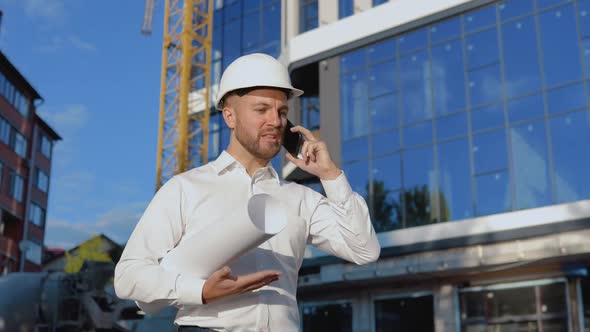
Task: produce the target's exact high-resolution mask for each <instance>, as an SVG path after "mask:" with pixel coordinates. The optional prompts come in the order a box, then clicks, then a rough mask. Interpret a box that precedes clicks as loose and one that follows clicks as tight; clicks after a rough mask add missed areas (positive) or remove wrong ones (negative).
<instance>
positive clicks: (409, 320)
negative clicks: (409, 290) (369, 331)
mask: <svg viewBox="0 0 590 332" xmlns="http://www.w3.org/2000/svg"><path fill="white" fill-rule="evenodd" d="M433 301H434V300H433V296H432V295H425V296H413V297H402V298H392V299H384V300H376V301H375V302H374V304H375V331H376V332H389V331H420V332H434V302H433Z"/></svg>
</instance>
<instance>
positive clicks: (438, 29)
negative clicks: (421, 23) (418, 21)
mask: <svg viewBox="0 0 590 332" xmlns="http://www.w3.org/2000/svg"><path fill="white" fill-rule="evenodd" d="M460 35H461V17H459V16H457V17H453V18H449V19H446V20H444V21H442V22H440V23H437V24H434V25H432V26H431V27H430V42H431V43H433V44H435V43H438V42H441V41H445V40H449V39H451V38H455V37H459V36H460Z"/></svg>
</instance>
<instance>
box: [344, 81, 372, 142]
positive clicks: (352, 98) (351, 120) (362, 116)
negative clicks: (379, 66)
mask: <svg viewBox="0 0 590 332" xmlns="http://www.w3.org/2000/svg"><path fill="white" fill-rule="evenodd" d="M340 84H341V86H342V88H341V90H342V92H341V94H340V98H341V103H340V105H341V106H342V107H341V108H342V115H341V117H342V120H341V121H342V129H341V130H342V139H348V138H351V137H355V136H361V135H366V134H367V132H368V131H369V126H368V122H369V119H368V115H369V112H367V109H368V107H367V106H368V105H367V103H368V100H367V92H368V91H367V72H366V71H358V72H352V73H349V74H344V75H342V76H341V83H340Z"/></svg>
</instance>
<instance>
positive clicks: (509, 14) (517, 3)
mask: <svg viewBox="0 0 590 332" xmlns="http://www.w3.org/2000/svg"><path fill="white" fill-rule="evenodd" d="M534 8H535V5H534V3H533V0H507V1H502V2H500V3H499V4H498V11H499V12H500V18H501V19H502V21H505V20H509V19H511V18H514V17H518V16H522V15H527V14H530V13H532V12H533V9H534Z"/></svg>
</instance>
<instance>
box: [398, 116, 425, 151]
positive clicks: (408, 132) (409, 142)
mask: <svg viewBox="0 0 590 332" xmlns="http://www.w3.org/2000/svg"><path fill="white" fill-rule="evenodd" d="M403 135H404V140H403V145H404V146H405V147H409V146H415V145H423V144H431V143H432V121H426V122H422V123H419V124H416V125H413V126H408V127H406V128H404V129H403Z"/></svg>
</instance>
